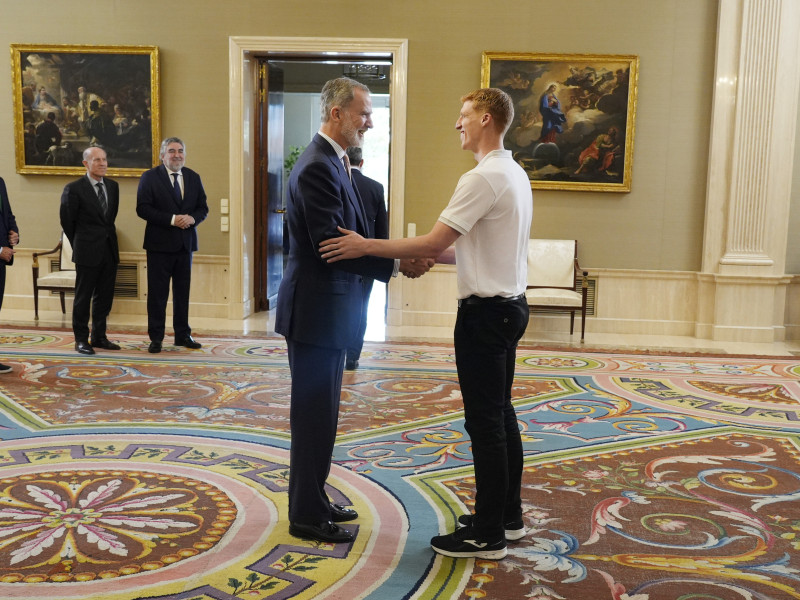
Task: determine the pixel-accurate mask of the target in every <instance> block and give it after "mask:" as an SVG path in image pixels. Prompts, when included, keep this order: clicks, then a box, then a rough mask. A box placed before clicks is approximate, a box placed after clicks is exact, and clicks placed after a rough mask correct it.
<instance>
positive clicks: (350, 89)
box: [319, 77, 369, 123]
mask: <svg viewBox="0 0 800 600" xmlns="http://www.w3.org/2000/svg"><path fill="white" fill-rule="evenodd" d="M356 88H358V89H360V90H364V91H365V92H367V93H368V94H369V88H368V87H367V86H365V85H364V84H363V83H361V82H359V81H356V80H355V79H350V78H349V77H339V78H337V79H331V80H330V81H328V82H327V83H326V84H325V85H324V86H323V87H322V94H321V95H320V99H319V100H320V102H319V105H320V109H321V110H322V122H323V123H327V122H328V119H330V117H331V110H332V109H333V107H334V106H338V107H339V108H346V107H347V105H348V104H350V102H352V100H353V98H354V97H355V90H356Z"/></svg>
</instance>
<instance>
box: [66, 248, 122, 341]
mask: <svg viewBox="0 0 800 600" xmlns="http://www.w3.org/2000/svg"><path fill="white" fill-rule="evenodd" d="M116 279H117V263H115V262H114V259H113V258H112V256H111V249H110V248H109V249H108V251H107V252H104V253H103V257H102V259H101V260H100V264H98V265H95V266H91V267H90V266H87V265H81V264H76V265H75V301H74V302H73V304H72V331H73V333H74V334H75V341H76V342H88V341H89V311H90V309H91V314H92V331H91V341H92V342H97V341H100V340H104V339H106V321H107V319H108V314H109V313H110V312H111V305H112V303H113V302H114V284H115V283H116Z"/></svg>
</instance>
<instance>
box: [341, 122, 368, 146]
mask: <svg viewBox="0 0 800 600" xmlns="http://www.w3.org/2000/svg"><path fill="white" fill-rule="evenodd" d="M342 137H343V138H344V140H345V141H346V142H347V147H348V148H350V147H356V148H360V147H361V144H362V142H363V137H362V136H360V135H359V133H358V128H357V127H353V125H352V124H350V123H344V124H343V125H342Z"/></svg>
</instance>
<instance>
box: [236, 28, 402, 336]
mask: <svg viewBox="0 0 800 600" xmlns="http://www.w3.org/2000/svg"><path fill="white" fill-rule="evenodd" d="M325 52H334V53H337V54H347V55H353V54H364V55H366V56H372V57H380V56H385V55H391V57H392V69H391V78H392V79H391V86H390V93H391V98H392V101H391V107H390V118H391V127H392V134H391V138H390V142H389V151H390V161H389V206H390V207H391V210H390V211H389V215H390V217H389V236H390V237H393V238H394V237H402V236H403V223H404V205H405V202H404V198H405V156H406V106H407V96H408V88H407V82H408V40H407V39H395V38H304V37H303V38H296V37H254V36H231V37H230V38H228V62H229V71H230V73H229V75H230V95H229V103H230V104H229V111H228V112H229V135H230V138H229V146H228V165H229V178H228V190H229V191H228V193H229V203H228V206H229V210H230V214H229V224H230V225H229V240H230V242H229V260H230V263H229V269H228V278H229V279H228V285H229V294H228V318H230V319H244V318H246V317H248V316H250V315H251V314H252V313H253V312H254V308H255V292H254V272H253V268H254V267H253V264H254V260H253V259H254V256H255V254H254V253H255V240H254V204H255V203H254V202H253V199H254V197H255V171H256V165H255V164H254V162H253V159H254V156H255V125H256V122H255V119H256V101H255V100H256V94H257V93H258V73H257V60H255V56H256V55H258V54H264V53H270V54H280V53H284V54H287V55H292V56H296V55H298V54H300V55H302V54H309V55H319V54H321V53H325ZM394 281H395V280H393V282H394ZM387 304H388V310H387V322H391V320H392V315H393V314H394V311H399V310H401V309H402V306H403V298H402V286H401V285H395V284H394V283H390V285H389V288H388V292H387Z"/></svg>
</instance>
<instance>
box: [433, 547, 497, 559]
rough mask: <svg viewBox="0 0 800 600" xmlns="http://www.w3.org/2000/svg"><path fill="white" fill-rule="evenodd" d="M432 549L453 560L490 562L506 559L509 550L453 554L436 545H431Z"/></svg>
mask: <svg viewBox="0 0 800 600" xmlns="http://www.w3.org/2000/svg"><path fill="white" fill-rule="evenodd" d="M431 548H433V551H434V552H436V553H438V554H442V555H444V556H450V557H452V558H485V559H488V560H500V559H501V558H505V557H506V555H507V554H508V550H507V549H505V548H500V549H499V550H469V551H467V552H451V551H449V550H442V549H441V548H437V547H436V546H434V545H431Z"/></svg>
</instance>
